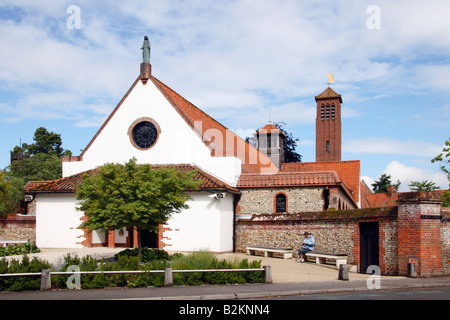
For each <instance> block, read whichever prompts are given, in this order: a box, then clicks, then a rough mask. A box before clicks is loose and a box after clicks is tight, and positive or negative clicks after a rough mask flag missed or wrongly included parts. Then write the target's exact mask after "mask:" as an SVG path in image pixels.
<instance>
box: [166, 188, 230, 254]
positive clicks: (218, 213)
mask: <svg viewBox="0 0 450 320" xmlns="http://www.w3.org/2000/svg"><path fill="white" fill-rule="evenodd" d="M190 195H191V197H192V198H193V200H191V201H189V202H188V203H187V204H188V205H189V208H188V209H187V210H183V211H182V212H181V213H175V214H174V215H173V216H172V217H171V219H170V220H169V221H168V223H167V225H165V226H164V227H165V228H168V229H169V230H168V231H165V232H164V239H163V242H164V243H165V244H166V247H165V248H164V249H165V250H169V251H172V250H173V251H187V252H190V251H197V250H209V251H212V252H231V251H233V195H232V194H229V193H227V194H226V196H225V198H223V199H214V198H210V197H208V196H209V195H210V193H207V192H198V193H190Z"/></svg>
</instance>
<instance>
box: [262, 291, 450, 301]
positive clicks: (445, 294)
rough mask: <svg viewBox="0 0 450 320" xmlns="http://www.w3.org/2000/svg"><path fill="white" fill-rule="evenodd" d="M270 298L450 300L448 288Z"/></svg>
mask: <svg viewBox="0 0 450 320" xmlns="http://www.w3.org/2000/svg"><path fill="white" fill-rule="evenodd" d="M270 299H272V300H450V288H436V289H419V290H418V289H403V290H388V291H384V290H382V291H363V292H349V293H334V294H313V295H303V296H286V297H276V298H270Z"/></svg>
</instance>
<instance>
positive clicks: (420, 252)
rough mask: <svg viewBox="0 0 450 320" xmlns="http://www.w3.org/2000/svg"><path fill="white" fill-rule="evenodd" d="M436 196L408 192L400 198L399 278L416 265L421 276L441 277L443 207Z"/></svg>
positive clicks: (428, 193) (427, 193)
mask: <svg viewBox="0 0 450 320" xmlns="http://www.w3.org/2000/svg"><path fill="white" fill-rule="evenodd" d="M441 203H442V200H441V199H440V197H439V195H437V194H436V193H430V192H415V193H414V192H408V193H400V194H399V197H398V212H399V214H398V255H399V274H400V275H407V270H408V264H410V263H413V264H415V265H416V267H417V272H418V274H419V275H421V276H433V275H441V274H442V273H443V269H442V257H441V207H440V204H441Z"/></svg>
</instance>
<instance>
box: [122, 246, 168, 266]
mask: <svg viewBox="0 0 450 320" xmlns="http://www.w3.org/2000/svg"><path fill="white" fill-rule="evenodd" d="M121 256H129V257H137V256H138V249H137V248H134V249H125V250H123V251H120V252H119V253H117V254H115V255H114V258H115V259H116V260H118V258H119V257H121ZM153 260H169V254H168V253H167V252H166V251H164V250H160V249H149V248H147V247H143V248H142V249H141V262H149V261H153Z"/></svg>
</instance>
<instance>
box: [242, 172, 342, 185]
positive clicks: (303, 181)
mask: <svg viewBox="0 0 450 320" xmlns="http://www.w3.org/2000/svg"><path fill="white" fill-rule="evenodd" d="M341 183H342V181H341V179H340V178H339V176H338V175H337V173H336V172H334V171H329V172H292V173H277V174H268V175H261V174H242V175H241V177H240V178H239V182H238V184H237V187H238V188H242V189H243V188H268V187H292V186H318V185H337V184H341Z"/></svg>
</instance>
